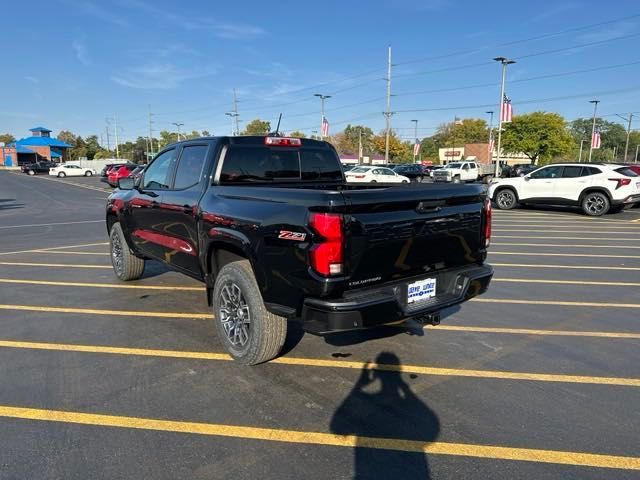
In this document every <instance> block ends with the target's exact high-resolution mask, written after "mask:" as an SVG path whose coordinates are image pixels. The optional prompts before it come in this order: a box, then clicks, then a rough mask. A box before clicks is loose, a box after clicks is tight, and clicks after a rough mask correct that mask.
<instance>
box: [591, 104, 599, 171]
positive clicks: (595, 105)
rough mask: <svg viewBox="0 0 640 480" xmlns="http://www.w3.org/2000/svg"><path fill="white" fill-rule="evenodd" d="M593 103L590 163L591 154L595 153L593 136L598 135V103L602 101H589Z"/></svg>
mask: <svg viewBox="0 0 640 480" xmlns="http://www.w3.org/2000/svg"><path fill="white" fill-rule="evenodd" d="M589 103H593V124H592V125H591V145H590V147H589V162H591V154H592V153H593V136H594V135H595V134H596V112H597V111H598V103H600V100H589Z"/></svg>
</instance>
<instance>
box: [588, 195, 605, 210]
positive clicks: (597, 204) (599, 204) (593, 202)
mask: <svg viewBox="0 0 640 480" xmlns="http://www.w3.org/2000/svg"><path fill="white" fill-rule="evenodd" d="M585 206H586V208H587V210H588V211H589V212H590V213H592V214H595V215H599V214H601V213H602V212H603V211H604V209H605V207H606V202H605V199H604V198H602V196H600V195H589V196H588V197H587V199H586V201H585Z"/></svg>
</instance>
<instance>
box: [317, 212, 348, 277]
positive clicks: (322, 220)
mask: <svg viewBox="0 0 640 480" xmlns="http://www.w3.org/2000/svg"><path fill="white" fill-rule="evenodd" d="M309 226H310V227H311V228H312V229H313V231H315V232H316V233H317V234H318V235H319V236H320V237H321V238H320V239H318V243H316V244H315V245H314V246H313V247H311V250H310V251H309V258H310V260H311V267H312V268H313V269H314V270H315V271H316V272H318V273H319V274H320V275H323V276H325V277H327V276H329V275H340V274H341V273H342V217H341V216H340V215H337V214H335V213H311V214H310V215H309Z"/></svg>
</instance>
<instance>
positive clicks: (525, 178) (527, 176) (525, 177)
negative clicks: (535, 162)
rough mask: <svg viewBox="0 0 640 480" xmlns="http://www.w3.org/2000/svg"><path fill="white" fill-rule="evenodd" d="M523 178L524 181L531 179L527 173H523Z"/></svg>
mask: <svg viewBox="0 0 640 480" xmlns="http://www.w3.org/2000/svg"><path fill="white" fill-rule="evenodd" d="M523 178H524V181H525V182H528V181H529V180H531V177H530V176H529V175H525V176H524V177H523Z"/></svg>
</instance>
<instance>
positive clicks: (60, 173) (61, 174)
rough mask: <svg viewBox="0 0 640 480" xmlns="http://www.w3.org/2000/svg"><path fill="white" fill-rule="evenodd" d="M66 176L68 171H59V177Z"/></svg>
mask: <svg viewBox="0 0 640 480" xmlns="http://www.w3.org/2000/svg"><path fill="white" fill-rule="evenodd" d="M66 176H67V174H66V173H64V172H59V173H58V178H64V177H66Z"/></svg>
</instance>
